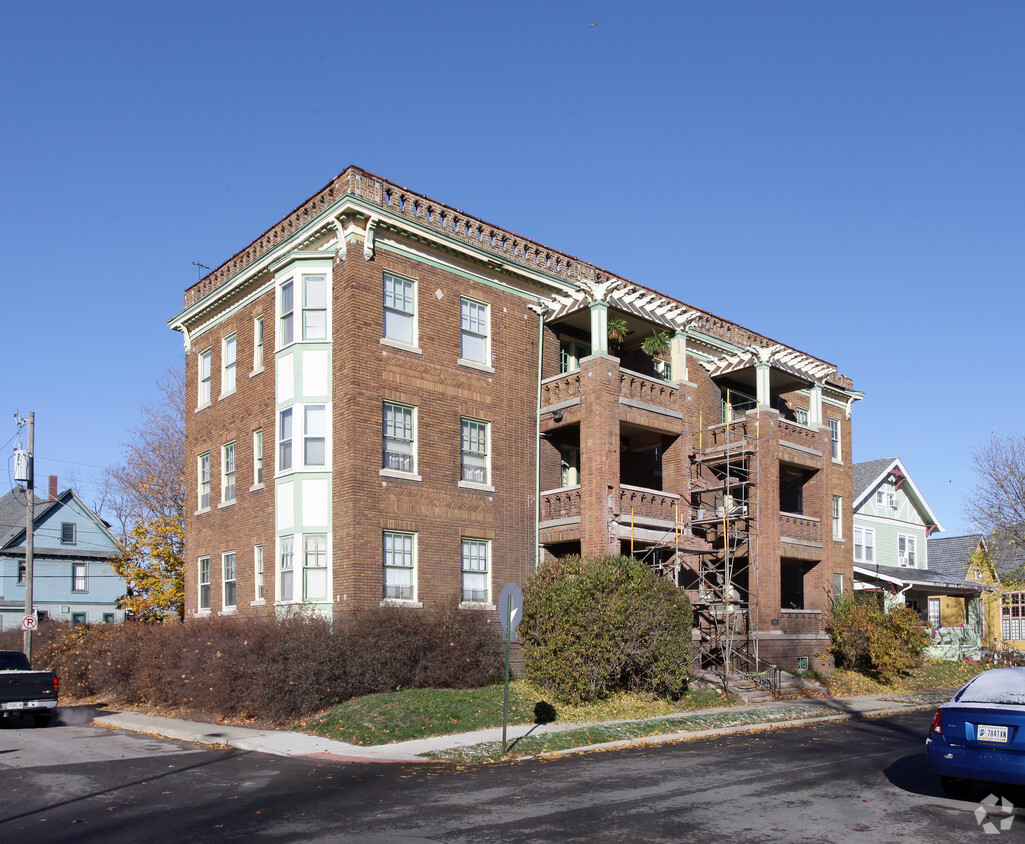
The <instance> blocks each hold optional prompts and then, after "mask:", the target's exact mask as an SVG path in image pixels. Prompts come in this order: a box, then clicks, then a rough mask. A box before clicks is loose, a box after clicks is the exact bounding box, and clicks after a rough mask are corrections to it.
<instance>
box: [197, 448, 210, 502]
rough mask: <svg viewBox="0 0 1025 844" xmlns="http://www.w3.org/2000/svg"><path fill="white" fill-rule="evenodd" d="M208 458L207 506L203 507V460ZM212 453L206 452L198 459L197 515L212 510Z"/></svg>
mask: <svg viewBox="0 0 1025 844" xmlns="http://www.w3.org/2000/svg"><path fill="white" fill-rule="evenodd" d="M204 457H205V458H206V506H203V458H204ZM210 475H211V472H210V452H209V451H204V452H203V453H202V454H200V455H198V456H197V457H196V515H197V516H198V515H199V514H200V513H206V512H208V511H209V510H210V495H211V477H210Z"/></svg>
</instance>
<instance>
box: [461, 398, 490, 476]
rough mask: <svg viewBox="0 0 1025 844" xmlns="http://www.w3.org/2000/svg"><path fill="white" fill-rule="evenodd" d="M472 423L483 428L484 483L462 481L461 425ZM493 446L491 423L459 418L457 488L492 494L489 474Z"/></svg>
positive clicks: (468, 417)
mask: <svg viewBox="0 0 1025 844" xmlns="http://www.w3.org/2000/svg"><path fill="white" fill-rule="evenodd" d="M464 422H473V423H474V424H477V425H483V426H484V438H485V441H484V445H485V448H484V477H485V478H486V480H484V481H468V480H463V423H464ZM492 450H493V444H492V441H491V423H490V422H488V421H486V420H484V419H475V418H474V417H472V416H460V417H459V486H460V487H462V488H464V489H476V490H481V491H486V492H494V491H495V487H494V485H493V482H494V477H493V476H492V474H491V452H492Z"/></svg>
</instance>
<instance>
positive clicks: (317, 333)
mask: <svg viewBox="0 0 1025 844" xmlns="http://www.w3.org/2000/svg"><path fill="white" fill-rule="evenodd" d="M326 339H327V276H326V275H304V276H303V340H326Z"/></svg>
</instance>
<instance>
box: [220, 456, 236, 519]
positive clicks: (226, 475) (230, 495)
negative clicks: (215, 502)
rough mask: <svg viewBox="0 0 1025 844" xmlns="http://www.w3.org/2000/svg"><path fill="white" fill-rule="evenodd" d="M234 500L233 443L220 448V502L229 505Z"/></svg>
mask: <svg viewBox="0 0 1025 844" xmlns="http://www.w3.org/2000/svg"><path fill="white" fill-rule="evenodd" d="M234 500H235V443H227V444H226V445H224V446H222V448H221V502H222V503H223V504H230V503H231V502H232V501H234Z"/></svg>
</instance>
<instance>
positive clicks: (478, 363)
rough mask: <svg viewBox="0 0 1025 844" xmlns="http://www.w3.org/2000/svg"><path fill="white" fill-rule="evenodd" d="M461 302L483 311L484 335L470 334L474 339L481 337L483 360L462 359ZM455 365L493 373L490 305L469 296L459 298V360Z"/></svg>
mask: <svg viewBox="0 0 1025 844" xmlns="http://www.w3.org/2000/svg"><path fill="white" fill-rule="evenodd" d="M463 302H469V303H470V304H472V305H477V306H479V307H481V308H483V309H484V327H485V332H484V334H483V335H480V334H478V333H477V332H470V333H471V334H473V336H475V337H479V336H483V338H484V360H474V359H473V358H464V357H463V331H464V329H463ZM457 363H458V364H459V365H460V366H468V367H470V368H471V369H478V368H479V369H483V370H485V371H490V372H494V371H495V370H494V369H493V368H492V366H491V305H490V304H489V303H488V302H482V301H481V300H480V299H474V298H473V297H471V296H460V297H459V360H458V361H457Z"/></svg>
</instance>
